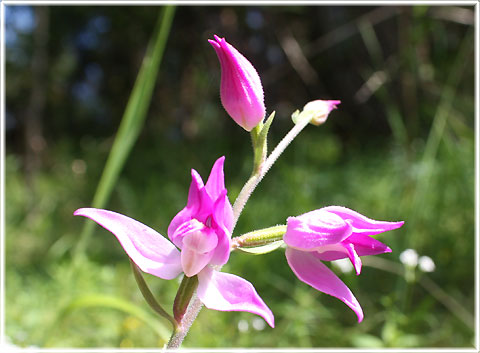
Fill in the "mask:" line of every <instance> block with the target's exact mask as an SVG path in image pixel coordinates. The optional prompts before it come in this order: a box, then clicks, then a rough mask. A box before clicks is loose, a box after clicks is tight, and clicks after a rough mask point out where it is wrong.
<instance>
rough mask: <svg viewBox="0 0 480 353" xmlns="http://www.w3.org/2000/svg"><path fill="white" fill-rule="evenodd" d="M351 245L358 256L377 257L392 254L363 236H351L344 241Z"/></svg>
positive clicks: (382, 245)
mask: <svg viewBox="0 0 480 353" xmlns="http://www.w3.org/2000/svg"><path fill="white" fill-rule="evenodd" d="M345 241H346V242H347V241H348V242H349V243H351V244H352V245H353V246H354V248H355V251H356V252H357V254H358V255H359V256H366V255H378V254H383V253H388V252H392V249H390V248H389V247H388V246H386V245H385V244H383V243H382V242H380V241H378V240H377V239H373V238H371V237H369V236H368V235H364V234H352V235H351V236H349V237H348V239H346V240H345Z"/></svg>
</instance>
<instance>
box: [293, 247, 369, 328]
mask: <svg viewBox="0 0 480 353" xmlns="http://www.w3.org/2000/svg"><path fill="white" fill-rule="evenodd" d="M285 255H286V257H287V261H288V264H289V265H290V268H291V269H292V271H293V272H294V273H295V275H296V276H297V277H298V279H300V280H301V281H302V282H305V283H307V284H308V285H310V286H312V287H313V288H315V289H316V290H319V291H320V292H323V293H326V294H329V295H332V296H334V297H336V298H338V299H340V300H341V301H342V302H344V303H345V304H346V305H348V306H349V307H350V308H351V309H352V310H353V311H354V312H355V314H357V317H358V322H360V321H362V320H363V311H362V307H361V306H360V303H359V302H358V301H357V299H356V298H355V297H354V295H353V293H352V292H351V291H350V289H349V288H348V287H347V286H346V285H345V283H343V282H342V281H341V280H340V278H338V277H337V276H336V275H335V274H334V273H333V272H332V271H331V270H330V269H329V268H328V267H327V266H325V265H324V264H323V263H322V262H320V261H319V260H318V259H316V258H315V256H313V255H312V254H311V253H309V252H304V251H299V250H295V249H292V248H288V247H287V250H286V251H285Z"/></svg>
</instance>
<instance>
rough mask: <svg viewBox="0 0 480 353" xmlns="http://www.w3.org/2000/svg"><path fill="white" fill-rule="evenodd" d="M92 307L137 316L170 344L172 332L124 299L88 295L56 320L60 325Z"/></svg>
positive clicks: (77, 299) (69, 304)
mask: <svg viewBox="0 0 480 353" xmlns="http://www.w3.org/2000/svg"><path fill="white" fill-rule="evenodd" d="M91 307H104V308H111V309H116V310H120V311H123V312H124V313H126V314H129V315H131V316H135V317H136V318H138V319H140V320H142V321H143V322H144V323H145V324H147V325H148V326H150V327H151V328H152V329H153V330H154V331H155V332H156V333H157V334H158V336H159V337H160V338H161V339H162V340H164V341H166V342H168V339H169V337H170V330H169V329H167V328H166V327H165V326H164V325H162V324H161V323H160V322H159V321H158V320H156V319H155V318H154V317H152V316H151V315H150V314H148V313H147V312H146V311H144V310H143V309H142V308H140V307H138V306H136V305H134V304H132V303H130V302H127V301H125V300H123V299H120V298H117V297H112V296H108V295H102V294H87V295H83V296H80V297H78V298H76V299H74V300H72V301H71V302H70V303H68V304H67V305H66V306H65V307H64V308H63V309H62V310H61V311H60V314H59V316H58V318H57V320H56V324H59V323H60V321H61V320H62V319H63V318H65V316H67V315H69V314H70V313H71V312H73V311H74V310H77V309H86V308H91Z"/></svg>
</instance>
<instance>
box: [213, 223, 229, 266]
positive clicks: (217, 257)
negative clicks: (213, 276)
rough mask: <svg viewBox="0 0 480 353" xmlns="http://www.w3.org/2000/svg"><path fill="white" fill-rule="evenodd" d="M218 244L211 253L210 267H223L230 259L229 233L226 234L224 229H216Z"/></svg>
mask: <svg viewBox="0 0 480 353" xmlns="http://www.w3.org/2000/svg"><path fill="white" fill-rule="evenodd" d="M215 232H216V233H217V239H218V244H217V247H216V248H215V251H214V253H213V256H212V259H211V260H210V264H212V265H220V266H221V265H225V264H226V263H227V261H228V258H229V257H230V237H231V234H230V233H226V232H225V230H224V228H217V229H216V230H215Z"/></svg>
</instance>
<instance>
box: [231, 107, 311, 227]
mask: <svg viewBox="0 0 480 353" xmlns="http://www.w3.org/2000/svg"><path fill="white" fill-rule="evenodd" d="M311 118H312V117H311V115H310V114H304V115H303V116H302V113H300V116H299V118H298V121H297V123H296V124H295V125H294V126H293V128H292V129H291V130H290V131H289V132H288V134H287V135H285V137H284V138H283V139H282V141H280V142H279V143H278V145H277V147H275V149H274V150H273V151H272V153H271V154H270V156H268V158H267V159H266V161H265V163H263V166H262V168H260V169H259V170H255V169H254V171H253V174H252V176H251V177H250V179H248V181H247V183H246V184H245V185H244V186H243V188H242V190H241V191H240V193H239V194H238V196H237V199H236V200H235V203H234V204H233V227H234V228H235V225H236V224H237V221H238V218H239V217H240V214H241V213H242V210H243V208H244V207H245V204H246V203H247V201H248V199H249V198H250V195H251V194H252V192H253V191H254V190H255V188H256V187H257V185H258V184H259V183H260V181H262V179H263V177H264V176H265V174H267V172H268V171H269V169H270V168H271V167H272V166H273V164H274V163H275V162H276V160H277V159H278V157H280V155H281V154H282V153H283V151H285V149H286V148H287V147H288V145H289V144H290V143H291V142H292V141H293V140H294V139H295V137H297V135H298V134H299V133H300V132H301V131H302V130H303V129H304V128H305V126H307V125H308V123H309V122H310V120H311Z"/></svg>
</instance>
